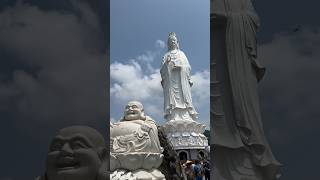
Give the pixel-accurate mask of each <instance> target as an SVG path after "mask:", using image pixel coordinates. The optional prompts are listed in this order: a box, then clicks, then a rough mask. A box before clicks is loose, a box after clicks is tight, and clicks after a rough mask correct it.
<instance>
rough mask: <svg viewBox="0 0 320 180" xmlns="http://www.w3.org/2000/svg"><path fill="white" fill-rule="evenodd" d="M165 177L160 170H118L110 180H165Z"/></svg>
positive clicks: (111, 175) (112, 174)
mask: <svg viewBox="0 0 320 180" xmlns="http://www.w3.org/2000/svg"><path fill="white" fill-rule="evenodd" d="M165 179H166V178H165V176H164V175H163V174H162V173H161V172H160V171H159V170H158V169H151V170H144V169H137V170H135V171H129V170H124V169H117V170H115V171H113V172H112V173H111V174H110V180H165Z"/></svg>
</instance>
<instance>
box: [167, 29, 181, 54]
mask: <svg viewBox="0 0 320 180" xmlns="http://www.w3.org/2000/svg"><path fill="white" fill-rule="evenodd" d="M172 38H175V39H176V40H177V49H179V41H178V38H177V35H176V33H175V32H169V36H168V49H169V50H170V46H171V44H170V41H169V40H170V39H172Z"/></svg>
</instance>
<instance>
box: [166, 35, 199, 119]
mask: <svg viewBox="0 0 320 180" xmlns="http://www.w3.org/2000/svg"><path fill="white" fill-rule="evenodd" d="M160 73H161V78H162V81H161V85H162V87H163V92H164V117H165V119H167V121H170V120H181V119H184V120H195V119H196V118H197V117H196V116H197V112H196V111H195V109H194V107H193V105H192V98H191V86H192V84H193V82H192V81H191V79H190V76H191V67H190V64H189V62H188V59H187V57H186V55H185V54H184V53H183V52H182V51H181V50H180V49H179V42H178V39H177V37H176V34H175V33H174V32H171V33H169V37H168V52H167V53H166V54H165V55H164V57H163V61H162V65H161V69H160Z"/></svg>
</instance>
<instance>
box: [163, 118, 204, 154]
mask: <svg viewBox="0 0 320 180" xmlns="http://www.w3.org/2000/svg"><path fill="white" fill-rule="evenodd" d="M205 127H206V126H205V125H203V124H201V123H199V122H197V121H193V120H170V121H168V122H166V123H165V124H164V125H163V126H162V128H163V131H164V132H165V134H166V137H167V139H168V140H169V141H170V142H171V144H172V145H173V148H174V149H175V150H176V151H177V153H178V154H179V156H180V157H181V155H180V153H185V155H184V156H186V158H187V159H196V157H197V155H194V154H195V152H196V154H198V153H199V154H200V155H201V156H204V155H206V153H205V151H204V150H205V149H206V147H207V146H208V140H207V137H206V136H204V135H203V133H204V131H205ZM201 152H202V153H203V154H201Z"/></svg>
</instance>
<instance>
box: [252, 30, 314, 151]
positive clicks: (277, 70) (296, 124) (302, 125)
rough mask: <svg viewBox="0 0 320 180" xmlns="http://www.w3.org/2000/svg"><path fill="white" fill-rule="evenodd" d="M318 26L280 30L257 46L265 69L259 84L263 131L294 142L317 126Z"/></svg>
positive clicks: (282, 141)
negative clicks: (264, 128) (314, 28)
mask: <svg viewBox="0 0 320 180" xmlns="http://www.w3.org/2000/svg"><path fill="white" fill-rule="evenodd" d="M319 49H320V29H319V28H317V29H316V30H311V29H309V28H304V29H302V30H301V31H299V32H297V33H280V34H277V35H275V36H274V39H273V40H272V41H270V42H268V43H265V44H262V45H260V47H259V54H258V58H259V60H260V61H261V62H262V63H263V64H265V66H266V68H267V71H266V75H265V77H264V79H263V80H262V81H261V83H260V85H259V89H260V92H261V93H260V98H261V104H262V108H263V111H262V113H263V115H264V119H263V120H264V123H265V127H266V128H267V131H266V134H268V135H269V137H270V138H271V140H272V142H274V143H277V144H283V145H284V146H285V145H286V144H288V143H291V142H294V141H295V140H296V139H299V138H300V137H301V136H305V135H306V134H308V133H314V132H317V131H318V129H317V127H319V121H318V117H319V116H320V114H319V110H318V109H319V106H318V104H319V102H320V99H319V97H320V96H319V91H320V86H319V83H317V82H319V69H320V61H319V59H320V51H319Z"/></svg>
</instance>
